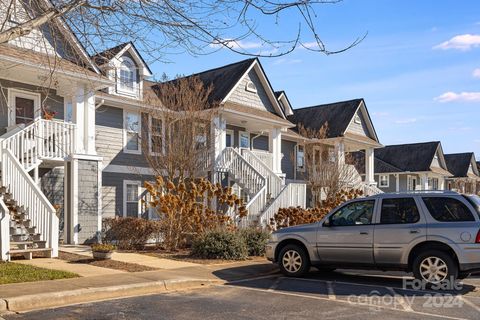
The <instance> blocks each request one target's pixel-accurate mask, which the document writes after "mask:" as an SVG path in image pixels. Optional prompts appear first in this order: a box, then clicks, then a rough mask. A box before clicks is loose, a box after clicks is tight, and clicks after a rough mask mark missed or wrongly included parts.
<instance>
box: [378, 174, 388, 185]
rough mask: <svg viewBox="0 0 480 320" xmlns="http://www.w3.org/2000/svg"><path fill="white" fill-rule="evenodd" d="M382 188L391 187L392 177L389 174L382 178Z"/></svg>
mask: <svg viewBox="0 0 480 320" xmlns="http://www.w3.org/2000/svg"><path fill="white" fill-rule="evenodd" d="M379 180H380V181H379V182H380V187H382V188H388V187H389V186H390V176H389V175H388V174H386V175H381V176H380V179H379Z"/></svg>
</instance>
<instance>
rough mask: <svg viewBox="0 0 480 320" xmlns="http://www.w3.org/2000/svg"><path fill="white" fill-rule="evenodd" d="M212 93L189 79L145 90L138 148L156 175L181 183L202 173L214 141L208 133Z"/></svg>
mask: <svg viewBox="0 0 480 320" xmlns="http://www.w3.org/2000/svg"><path fill="white" fill-rule="evenodd" d="M212 90H213V87H212V86H205V85H204V83H203V82H202V81H201V80H200V79H199V78H198V77H196V76H192V77H186V78H179V79H176V80H173V81H166V82H164V83H161V84H158V85H153V86H152V87H150V90H148V91H147V93H146V97H145V99H146V105H148V106H149V107H148V109H145V116H144V117H143V118H144V119H143V123H144V125H143V126H142V127H143V130H142V132H143V134H142V135H143V139H142V148H143V154H144V155H146V158H147V161H148V162H149V164H150V166H151V168H152V169H153V170H154V171H155V174H156V175H157V176H164V177H168V179H170V180H171V181H176V180H180V181H183V180H185V179H186V178H191V177H199V176H202V175H204V174H205V173H206V170H207V169H208V166H209V164H210V159H211V157H210V155H211V154H212V152H213V141H212V140H214V138H215V137H213V136H212V134H211V133H210V132H211V131H212V130H211V129H212V126H213V125H214V124H213V118H214V117H215V115H216V114H217V113H218V108H217V107H218V103H217V102H215V101H212V100H211V93H212ZM147 113H148V114H149V115H148V116H147V115H146V114H147ZM147 117H148V118H147ZM171 151H174V152H171Z"/></svg>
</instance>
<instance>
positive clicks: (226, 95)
mask: <svg viewBox="0 0 480 320" xmlns="http://www.w3.org/2000/svg"><path fill="white" fill-rule="evenodd" d="M20 8H21V7H20ZM20 11H21V10H20ZM20 11H19V12H20ZM20 13H21V14H18V17H17V20H18V21H20V22H21V21H22V20H21V19H22V14H23V15H34V14H35V13H34V12H31V11H28V10H25V12H23V13H22V12H20ZM7 27H8V26H7ZM46 30H47V31H46ZM52 30H53V32H54V33H55V34H56V37H55V38H54V39H52V37H51V34H52ZM194 76H196V77H198V78H199V79H200V80H201V81H202V82H203V83H204V84H205V85H206V86H212V88H213V91H212V92H211V99H213V100H215V101H218V102H220V104H219V106H218V113H217V114H216V116H215V118H214V119H213V120H212V123H211V124H209V125H207V128H206V130H205V131H204V133H203V135H204V136H203V137H200V140H202V141H206V142H207V143H209V144H211V145H212V146H213V148H212V149H213V150H212V152H211V153H212V154H211V155H210V158H211V160H212V161H210V162H208V164H209V165H208V166H207V168H206V171H207V174H208V176H209V177H210V178H212V179H215V177H219V176H221V177H222V179H221V181H222V183H225V184H226V185H233V186H235V185H236V186H237V187H238V188H236V190H237V192H240V193H242V194H241V195H242V196H244V197H245V198H246V199H247V201H248V203H247V209H248V212H249V214H248V219H249V221H256V222H259V223H263V224H265V223H267V222H268V221H269V219H270V218H271V217H272V216H273V215H274V214H275V213H276V212H277V211H278V209H279V208H280V207H287V206H302V207H306V206H308V205H309V204H310V203H311V202H312V201H313V199H311V198H312V197H311V195H310V193H309V192H308V186H307V183H306V181H305V170H306V168H305V146H306V144H308V143H311V142H312V141H311V139H308V138H307V137H305V136H302V135H301V134H300V130H299V127H300V126H303V127H305V128H308V129H312V130H320V129H321V128H322V127H323V126H324V125H328V131H327V133H326V136H325V137H322V139H321V141H320V144H321V145H322V147H323V148H324V149H326V150H328V151H327V154H328V156H327V157H328V158H334V159H336V160H335V161H338V162H339V164H340V165H344V164H345V165H347V166H349V168H350V169H351V171H352V172H353V176H352V177H351V179H352V181H355V183H354V185H352V187H355V188H360V189H362V190H363V191H364V192H365V193H366V194H367V195H369V194H374V193H379V192H382V190H384V191H391V190H392V189H391V188H393V187H395V189H394V190H395V191H401V190H406V189H408V188H410V189H418V188H420V189H422V188H427V185H428V188H432V189H435V188H442V186H443V187H445V185H444V184H445V182H444V179H443V178H442V177H449V178H450V177H451V176H452V175H450V174H449V173H448V171H450V172H452V171H451V170H453V169H450V168H449V167H447V165H449V163H450V159H449V157H445V156H444V155H443V153H442V151H441V146H440V144H439V143H434V144H432V145H431V146H429V148H428V149H429V150H430V149H431V152H430V154H427V152H426V149H427V148H426V147H425V148H424V147H420V148H419V149H421V152H420V151H419V152H417V151H409V150H407V151H405V152H403V151H401V150H400V151H398V150H397V151H396V149H395V146H391V147H385V148H383V146H382V144H381V143H380V141H379V139H378V136H377V133H376V131H375V128H374V125H373V123H372V120H371V118H370V116H369V112H368V109H367V106H366V103H365V101H364V100H363V99H354V100H349V101H343V102H336V103H330V104H323V105H316V106H310V107H306V108H293V106H292V105H291V103H290V101H289V99H288V97H287V94H286V92H285V91H275V90H274V88H272V85H271V83H270V81H269V79H268V77H267V74H266V73H265V71H264V69H263V67H262V65H261V63H260V61H259V60H258V59H247V60H243V61H239V62H236V63H232V64H229V65H226V66H221V67H218V68H215V69H211V70H206V71H204V72H201V73H198V74H195V75H194ZM151 77H152V71H151V70H150V68H149V66H148V65H147V63H146V62H145V60H144V59H143V58H142V56H141V52H139V51H138V50H137V48H135V45H134V44H133V43H124V44H121V45H118V46H116V47H114V48H110V49H108V50H105V51H103V52H101V53H99V54H96V55H94V56H90V55H89V54H88V53H87V51H86V50H85V49H84V47H83V46H82V44H81V43H80V42H79V41H78V39H77V38H76V37H75V35H74V34H73V33H72V32H71V30H70V29H69V28H68V26H66V25H65V24H64V23H62V21H61V20H55V21H53V22H52V23H50V26H49V28H40V29H35V30H34V31H33V32H32V33H30V34H29V35H27V36H23V37H21V38H17V39H15V40H12V41H10V42H9V43H7V44H1V45H0V112H1V113H0V165H1V166H0V170H1V183H0V257H1V259H2V260H7V259H9V257H10V255H11V254H14V253H21V254H24V255H25V256H26V257H27V258H29V257H31V256H32V252H34V251H46V252H48V253H49V254H51V255H52V256H56V255H57V254H58V243H59V241H60V239H59V235H61V236H60V237H62V238H63V241H64V242H65V243H70V244H77V243H86V242H92V241H97V239H98V237H99V235H100V233H101V230H102V219H104V218H108V217H115V216H123V217H126V216H133V217H142V218H150V217H151V215H152V213H151V212H150V210H148V208H145V206H144V205H142V202H141V199H142V198H143V197H144V196H145V190H144V188H143V185H144V182H146V181H153V180H154V179H155V176H154V170H152V168H150V167H149V163H148V161H147V160H146V156H148V154H145V153H151V152H153V150H145V149H143V148H142V146H141V141H142V139H146V140H147V141H153V140H154V139H155V138H156V137H153V136H152V132H148V130H147V131H145V130H142V127H152V125H155V126H162V125H163V123H162V121H163V120H162V119H157V118H155V117H154V116H153V114H154V113H153V112H149V110H153V109H154V108H157V107H158V105H161V101H156V102H158V103H151V101H152V98H153V99H154V100H155V99H157V100H159V97H158V95H157V93H158V90H161V83H157V82H154V81H151V80H150V79H151ZM145 97H148V98H149V99H145ZM52 117H53V119H51V118H52ZM162 138H163V139H165V136H163V137H162ZM315 142H316V143H318V142H319V141H315ZM172 152H173V151H172ZM319 153H320V152H319ZM394 153H395V154H396V155H393V156H391V155H392V154H394ZM348 155H353V157H347V156H348ZM410 155H413V156H415V157H417V158H416V159H415V158H412V159H406V158H404V157H405V156H407V157H408V156H410ZM322 157H323V155H320V154H319V155H318V161H321V158H322ZM402 157H403V158H404V160H403V161H400V162H398V163H397V162H395V161H394V160H397V158H402ZM428 157H430V159H428ZM347 158H348V159H350V158H354V159H358V161H355V163H353V164H347V163H343V162H345V161H346V160H345V159H347ZM390 158H392V159H390ZM472 159H473V158H472ZM314 161H317V159H316V158H315V157H314ZM472 161H473V160H472ZM416 162H419V163H420V164H415V163H416ZM455 163H456V162H455V159H453V160H452V166H458V167H460V165H456V164H455ZM468 170H470V169H468ZM468 170H467V171H468ZM459 174H460V172H459ZM472 174H473V175H478V169H477V168H476V166H475V167H474V168H472V172H470V173H468V172H467V175H472ZM385 176H387V178H385ZM436 179H437V180H436ZM254 182H255V183H254ZM446 183H450V180H447V182H446ZM377 186H378V187H377ZM403 186H405V187H403ZM430 186H431V187H430ZM57 211H58V212H57ZM57 213H58V214H57Z"/></svg>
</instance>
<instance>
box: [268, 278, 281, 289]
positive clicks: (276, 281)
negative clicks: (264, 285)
mask: <svg viewBox="0 0 480 320" xmlns="http://www.w3.org/2000/svg"><path fill="white" fill-rule="evenodd" d="M281 280H282V279H281V278H278V279H277V280H275V281H274V282H273V283H272V285H271V286H270V288H268V291H275V290H277V288H278V285H279V284H280V281H281Z"/></svg>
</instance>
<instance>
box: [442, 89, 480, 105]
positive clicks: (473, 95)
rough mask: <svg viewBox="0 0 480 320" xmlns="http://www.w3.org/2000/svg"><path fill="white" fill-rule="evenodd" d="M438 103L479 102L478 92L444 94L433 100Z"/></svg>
mask: <svg viewBox="0 0 480 320" xmlns="http://www.w3.org/2000/svg"><path fill="white" fill-rule="evenodd" d="M434 100H435V101H438V102H443V103H444V102H455V101H458V102H480V92H460V93H456V92H452V91H449V92H445V93H444V94H442V95H440V96H438V97H436V98H435V99H434Z"/></svg>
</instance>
